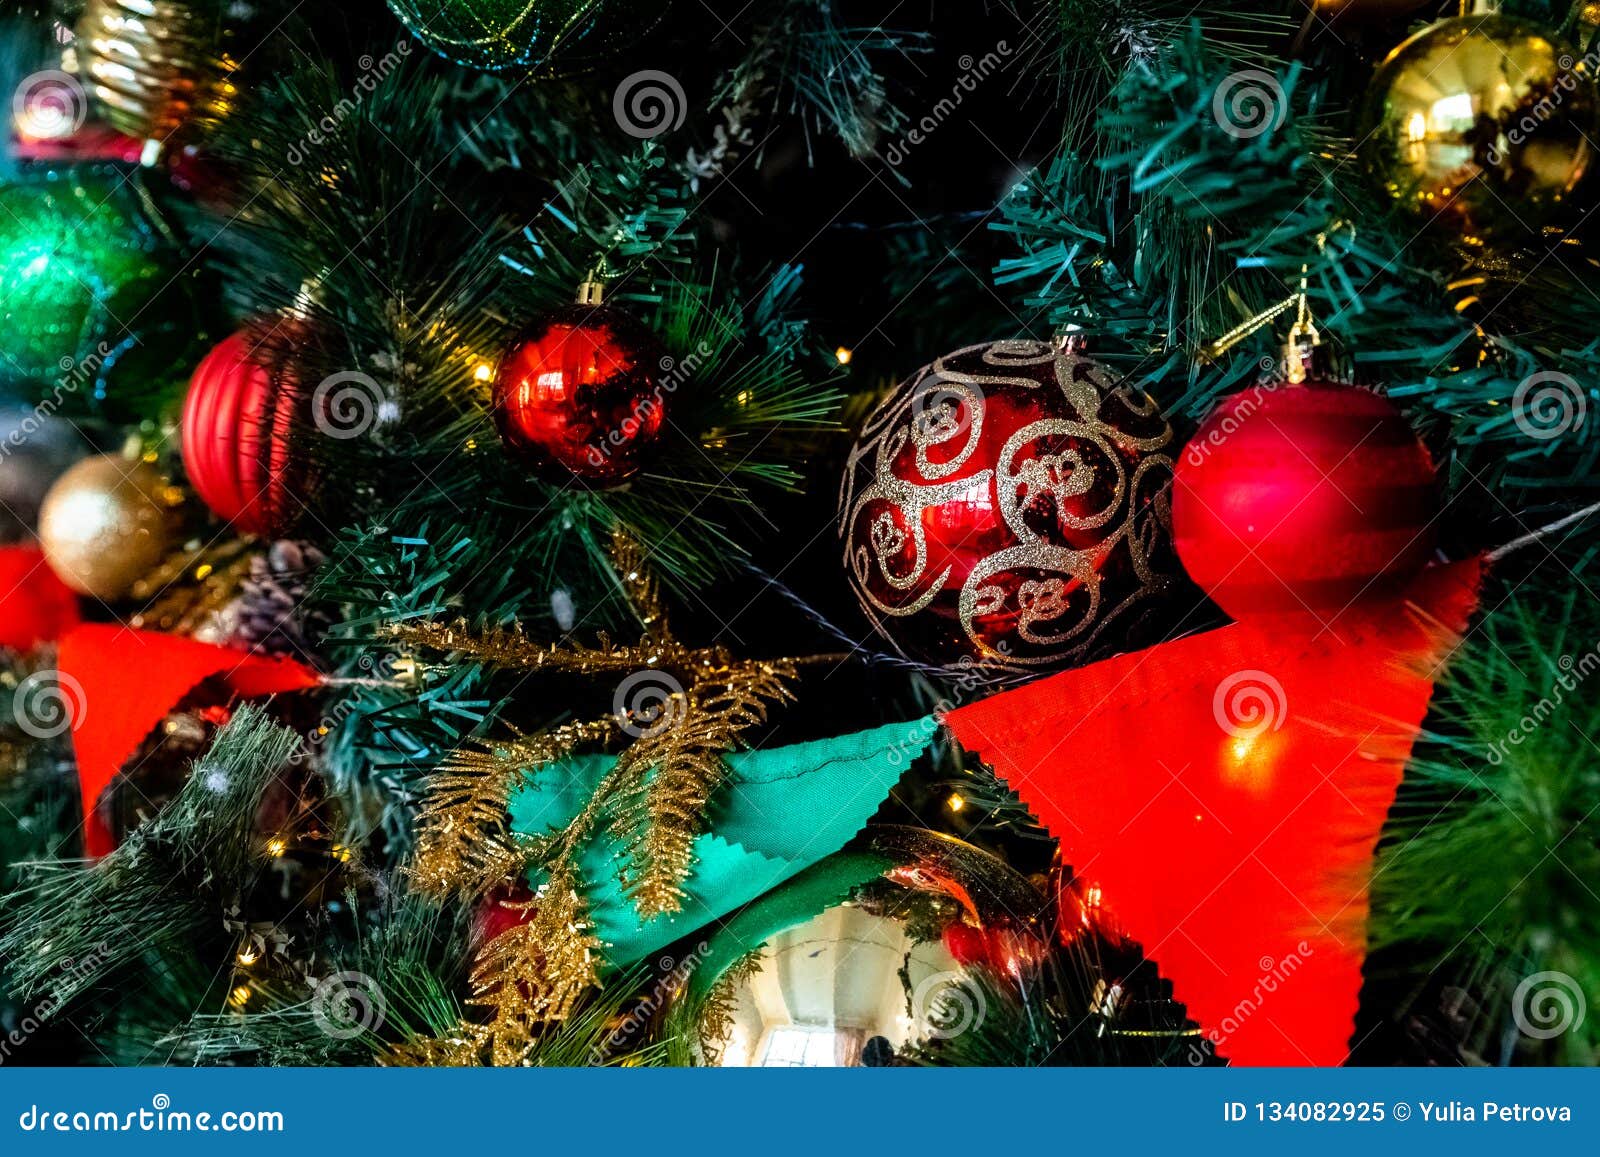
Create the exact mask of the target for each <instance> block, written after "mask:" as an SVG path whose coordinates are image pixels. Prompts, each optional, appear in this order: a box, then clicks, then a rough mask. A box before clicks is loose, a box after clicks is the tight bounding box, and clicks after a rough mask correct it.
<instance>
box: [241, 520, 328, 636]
mask: <svg viewBox="0 0 1600 1157" xmlns="http://www.w3.org/2000/svg"><path fill="white" fill-rule="evenodd" d="M324 560H325V556H324V555H323V554H322V552H321V551H320V550H318V549H317V548H316V547H315V546H312V545H311V544H310V543H308V542H294V541H292V540H290V539H280V540H279V541H277V542H274V543H273V544H272V545H271V546H270V547H268V548H267V551H266V553H265V554H258V555H256V556H254V557H253V558H251V560H250V574H249V577H247V578H246V579H245V580H244V582H243V583H242V584H241V585H240V587H239V597H238V598H237V599H236V600H234V605H233V606H232V607H230V608H229V612H230V616H229V617H230V618H231V619H232V622H231V624H230V626H231V632H230V633H231V638H230V642H231V643H232V644H233V645H234V646H236V647H240V648H245V647H248V648H249V649H251V650H253V651H257V652H259V653H262V654H267V655H293V656H294V657H296V658H299V659H309V658H311V657H312V654H313V648H312V642H311V641H312V640H313V639H317V638H320V637H321V636H322V634H323V633H324V632H325V631H326V630H327V629H328V627H329V626H330V625H331V624H330V620H329V619H328V617H327V616H326V615H324V614H321V613H318V612H313V611H310V610H308V609H307V607H306V606H305V605H304V604H305V596H306V590H307V589H308V587H309V585H310V581H309V580H310V576H311V574H312V572H313V571H315V570H316V569H317V567H319V566H321V565H322V563H323V562H324Z"/></svg>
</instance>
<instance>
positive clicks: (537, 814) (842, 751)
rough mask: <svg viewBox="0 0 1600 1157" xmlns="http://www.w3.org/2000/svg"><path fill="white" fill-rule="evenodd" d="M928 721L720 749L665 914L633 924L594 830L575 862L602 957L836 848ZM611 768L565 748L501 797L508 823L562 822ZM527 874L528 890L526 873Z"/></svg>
mask: <svg viewBox="0 0 1600 1157" xmlns="http://www.w3.org/2000/svg"><path fill="white" fill-rule="evenodd" d="M937 728H938V723H937V721H936V720H935V719H934V718H933V716H931V715H929V716H924V717H923V718H921V719H918V720H914V721H912V722H910V723H892V724H889V725H887V726H884V727H877V728H874V729H872V730H870V731H858V732H855V733H854V734H851V735H840V736H836V737H834V738H832V739H822V740H817V741H815V742H812V743H800V744H795V745H793V746H791V747H777V748H772V749H769V750H766V751H740V752H734V753H731V754H730V755H728V756H727V763H728V770H729V778H728V783H727V784H726V786H725V787H724V788H723V789H722V791H721V792H720V793H719V798H718V801H717V805H716V807H717V811H716V814H715V816H714V818H713V821H712V825H711V827H712V830H711V831H710V832H707V833H706V834H705V835H702V836H700V837H699V838H698V839H696V840H695V847H694V850H695V865H694V868H693V869H692V871H691V872H690V874H689V878H688V879H687V880H686V881H685V882H684V890H685V892H686V893H687V895H686V896H685V898H684V902H683V910H682V911H681V912H678V913H676V914H675V915H672V916H662V917H659V918H657V919H655V920H651V921H649V922H647V923H646V922H641V921H640V919H639V915H638V912H637V910H636V909H635V908H634V906H633V902H632V901H631V900H629V899H628V898H627V897H626V896H624V895H623V893H622V885H621V881H620V880H619V878H618V877H619V873H618V866H619V863H618V861H619V858H620V856H621V854H622V844H621V841H620V840H618V839H617V837H616V836H615V834H614V833H612V832H610V831H602V832H600V833H598V834H597V835H596V836H595V837H594V838H592V839H590V840H589V842H588V843H587V844H586V845H585V847H584V848H583V849H582V851H581V853H580V855H579V867H580V870H581V871H582V872H583V878H584V880H585V883H586V886H587V888H588V895H587V899H588V902H589V913H590V916H591V918H592V919H593V920H594V926H595V935H596V936H598V937H599V938H600V940H601V942H602V943H603V944H605V945H606V957H607V960H608V962H609V963H610V964H612V965H616V966H620V965H625V964H630V963H632V962H634V961H636V960H642V959H644V958H645V957H646V956H649V955H650V954H651V953H653V952H656V951H658V950H659V949H661V948H663V947H665V946H666V945H668V944H670V943H672V942H673V941H674V940H677V939H680V938H681V937H684V936H687V935H688V934H689V933H691V932H693V931H695V930H696V929H698V928H703V927H705V926H706V925H707V924H710V923H711V922H713V921H715V920H718V919H720V918H722V917H724V916H726V915H728V914H729V913H730V912H733V911H735V910H737V909H738V908H740V907H742V906H743V905H745V904H748V903H749V902H750V901H751V900H754V899H755V898H756V897H758V896H761V895H762V894H764V893H766V892H769V891H771V890H772V889H773V888H775V887H777V886H778V885H779V884H781V883H783V882H784V881H785V880H788V879H790V878H791V877H793V876H795V875H797V874H799V873H800V872H802V871H804V870H805V869H806V868H808V867H810V866H811V865H812V864H815V863H816V862H817V861H818V860H821V859H822V858H823V857H824V856H827V855H829V854H830V853H832V852H836V851H838V850H839V849H840V848H842V847H843V846H844V845H845V844H846V843H847V842H848V841H849V840H850V838H851V837H852V836H854V835H855V834H856V833H857V832H858V831H860V830H861V828H862V827H863V825H865V824H866V822H867V820H869V819H870V818H872V813H873V812H875V811H877V810H878V805H879V804H881V803H882V802H883V800H884V798H885V797H886V796H887V795H888V794H889V790H890V789H891V788H892V787H894V785H895V783H896V782H898V780H899V779H900V776H901V773H902V772H904V771H905V769H906V767H907V766H909V765H910V763H911V761H912V760H914V759H915V758H916V757H917V756H918V755H920V754H921V753H922V752H923V750H924V749H925V748H926V747H927V746H928V743H929V741H930V740H931V739H932V738H933V735H934V732H935V731H936V730H937ZM615 765H616V757H615V756H609V755H577V756H569V757H568V758H566V759H562V760H559V761H557V762H556V763H553V764H550V765H549V766H547V767H545V768H542V769H541V770H540V771H539V772H538V773H537V774H536V775H534V776H533V777H532V778H531V780H530V781H529V782H528V783H527V784H526V785H525V786H524V787H522V788H520V789H519V790H518V791H516V792H515V793H514V794H513V795H512V797H511V827H512V830H514V831H518V832H522V833H525V834H528V835H539V836H542V835H545V834H546V833H548V832H551V831H560V830H561V829H563V828H565V827H566V826H567V825H568V824H569V823H571V822H572V820H573V819H574V818H575V817H576V816H577V814H578V813H579V812H580V811H581V810H582V809H583V806H584V804H586V803H587V802H588V801H589V798H590V796H591V795H592V794H593V793H594V790H595V787H596V786H597V785H598V784H599V782H600V780H601V779H602V778H604V776H605V775H606V773H607V772H609V771H610V770H611V768H612V767H614V766H615ZM530 880H531V882H532V883H533V884H534V885H535V887H537V885H538V883H539V881H538V879H537V877H530ZM749 947H751V948H754V947H755V944H751V945H750V946H749Z"/></svg>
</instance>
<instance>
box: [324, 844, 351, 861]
mask: <svg viewBox="0 0 1600 1157" xmlns="http://www.w3.org/2000/svg"><path fill="white" fill-rule="evenodd" d="M328 854H329V855H330V856H332V857H333V858H334V859H336V860H338V861H339V862H340V863H341V864H348V863H349V862H350V857H351V856H352V855H354V854H355V853H353V852H352V851H351V850H350V848H349V847H348V846H346V845H345V844H334V845H333V847H332V849H330V850H329V852H328Z"/></svg>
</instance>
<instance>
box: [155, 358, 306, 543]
mask: <svg viewBox="0 0 1600 1157" xmlns="http://www.w3.org/2000/svg"><path fill="white" fill-rule="evenodd" d="M258 345H259V343H258V341H257V339H256V338H255V337H254V336H252V334H251V333H250V332H249V331H248V330H241V331H240V332H239V333H236V334H234V335H233V336H231V337H229V338H225V339H224V340H223V341H222V342H221V343H220V344H219V345H218V346H217V347H216V348H215V349H213V350H212V351H211V352H210V353H209V354H207V355H206V356H205V358H204V359H202V361H201V362H200V364H199V366H197V367H196V368H195V371H194V376H193V377H192V378H190V380H189V395H188V397H187V398H186V399H185V400H184V404H183V461H184V467H185V469H186V471H187V472H188V475H189V482H190V484H191V485H192V486H193V487H194V489H195V492H196V493H197V494H199V495H200V498H201V500H202V501H203V502H205V504H206V505H207V506H209V507H210V508H211V510H212V512H213V513H214V514H216V516H217V517H218V518H221V519H223V520H224V521H226V522H228V523H231V524H232V526H233V527H234V529H236V530H239V531H243V532H245V533H247V534H259V535H270V534H277V533H281V532H282V531H283V530H284V529H285V527H286V525H287V524H288V523H289V522H290V521H291V514H292V509H291V508H292V507H293V506H294V503H293V502H292V500H291V499H290V491H291V487H294V486H296V485H297V484H298V483H299V481H300V478H299V474H300V470H299V464H298V462H297V459H296V456H295V455H294V453H293V451H292V449H291V446H290V441H289V432H290V431H289V428H290V424H291V422H292V421H293V416H294V415H293V411H294V401H295V399H296V398H297V397H298V393H299V391H298V387H297V383H296V382H295V379H294V378H293V376H292V375H291V374H289V373H287V372H277V373H274V372H273V371H271V370H269V369H268V368H267V367H266V366H264V365H261V364H259V362H258V361H256V360H252V358H253V356H258V355H256V351H257V349H258Z"/></svg>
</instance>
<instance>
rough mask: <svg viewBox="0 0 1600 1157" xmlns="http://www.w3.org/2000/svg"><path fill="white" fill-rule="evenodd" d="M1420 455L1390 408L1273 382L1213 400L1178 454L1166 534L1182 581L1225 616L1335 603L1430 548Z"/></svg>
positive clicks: (1413, 565)
mask: <svg viewBox="0 0 1600 1157" xmlns="http://www.w3.org/2000/svg"><path fill="white" fill-rule="evenodd" d="M1438 509H1439V504H1438V494H1437V491H1436V487H1435V482H1434V470H1433V461H1432V459H1431V458H1430V456H1429V454H1428V450H1427V447H1425V446H1424V445H1423V444H1422V442H1421V441H1420V440H1419V439H1418V438H1417V436H1416V433H1415V432H1414V431H1413V430H1412V429H1411V426H1410V425H1409V424H1408V423H1407V422H1406V420H1405V418H1404V416H1403V415H1401V413H1400V411H1399V410H1398V409H1396V408H1395V406H1394V404H1393V403H1392V402H1390V401H1389V400H1388V399H1387V398H1385V397H1383V396H1382V395H1381V394H1376V393H1373V392H1372V391H1371V390H1368V389H1362V388H1360V387H1357V386H1349V385H1341V384H1333V383H1325V382H1318V383H1308V384H1306V385H1303V386H1296V385H1290V384H1288V383H1283V382H1279V383H1273V384H1270V385H1263V386H1257V387H1255V388H1254V389H1250V390H1245V391H1243V392H1242V393H1239V394H1235V395H1233V396H1232V397H1230V398H1227V399H1226V400H1224V401H1223V402H1222V403H1221V404H1220V405H1218V406H1217V408H1216V409H1215V410H1214V411H1213V412H1212V414H1211V416H1210V417H1208V418H1207V419H1206V420H1205V421H1204V422H1203V423H1202V424H1201V426H1200V429H1199V430H1198V431H1197V432H1196V433H1195V436H1194V438H1193V439H1191V440H1190V442H1189V445H1188V447H1187V449H1185V451H1184V453H1183V455H1182V457H1181V458H1180V459H1179V461H1178V465H1177V469H1176V471H1175V478H1174V483H1173V494H1172V530H1173V537H1174V539H1175V540H1176V543H1177V548H1178V557H1179V559H1180V560H1181V561H1182V563H1183V565H1184V568H1185V569H1186V570H1187V571H1188V572H1189V577H1190V578H1192V579H1194V581H1195V582H1196V583H1198V584H1199V585H1200V586H1201V587H1202V588H1204V589H1205V591H1206V593H1208V594H1209V595H1210V596H1211V597H1212V599H1214V600H1215V601H1216V602H1217V604H1218V605H1219V606H1221V607H1222V609H1223V610H1225V611H1227V612H1228V614H1230V615H1232V616H1233V617H1234V618H1235V619H1242V618H1247V617H1249V616H1250V615H1253V614H1260V613H1264V612H1278V611H1305V610H1312V611H1334V612H1336V611H1338V610H1340V609H1342V608H1344V607H1345V606H1347V605H1349V604H1350V603H1351V602H1353V601H1355V600H1357V599H1361V598H1366V597H1369V596H1372V595H1377V594H1387V593H1389V592H1391V591H1393V590H1394V588H1395V587H1396V586H1397V585H1398V584H1399V583H1401V582H1403V581H1405V580H1406V579H1409V578H1412V577H1414V576H1415V575H1416V574H1417V572H1418V571H1420V570H1421V569H1422V567H1423V566H1424V565H1425V564H1426V563H1427V561H1428V556H1429V554H1430V553H1431V552H1432V550H1433V543H1434V529H1433V520H1434V517H1435V515H1436V514H1437V513H1438Z"/></svg>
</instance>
